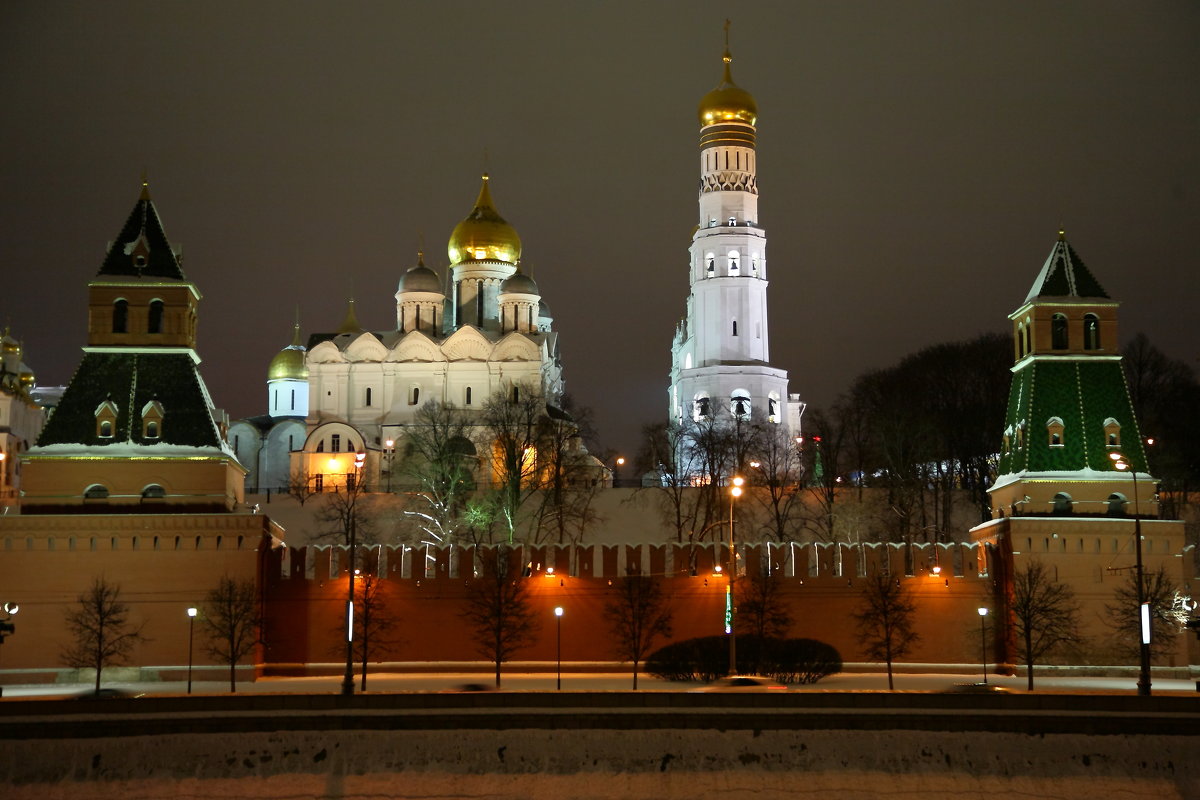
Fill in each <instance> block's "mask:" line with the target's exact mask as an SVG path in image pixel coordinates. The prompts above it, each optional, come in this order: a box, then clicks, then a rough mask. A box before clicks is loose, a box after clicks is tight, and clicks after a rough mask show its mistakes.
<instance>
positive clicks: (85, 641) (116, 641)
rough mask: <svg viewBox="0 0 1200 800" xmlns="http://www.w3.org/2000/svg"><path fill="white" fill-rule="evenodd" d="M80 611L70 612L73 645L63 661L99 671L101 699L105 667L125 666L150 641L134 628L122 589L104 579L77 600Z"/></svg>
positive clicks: (97, 683)
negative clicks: (133, 654)
mask: <svg viewBox="0 0 1200 800" xmlns="http://www.w3.org/2000/svg"><path fill="white" fill-rule="evenodd" d="M76 602H77V603H78V607H77V608H74V609H71V610H69V611H67V616H66V623H67V629H68V630H69V631H70V632H71V636H72V639H73V641H72V643H71V645H70V647H68V648H67V649H65V650H63V653H62V657H63V661H64V662H65V663H66V664H67V666H69V667H73V668H75V669H88V668H90V669H94V670H96V688H95V692H96V694H97V695H99V694H100V673H101V671H103V669H104V668H105V667H110V666H117V665H119V664H123V663H124V662H125V659H126V658H128V657H129V653H130V651H132V650H133V648H134V647H135V646H136V645H138V644H141V643H142V642H145V641H146V637H145V636H143V635H142V626H140V625H139V626H138V627H137V628H131V626H130V621H129V606H128V605H126V604H125V603H123V602H121V587H120V586H119V585H118V584H114V583H109V582H108V581H106V580H105V579H104V578H103V577H99V578H96V579H95V580H93V581H92V586H91V588H90V589H88V590H87V591H86V592H84V593H83V594H81V595H79V596H78V597H77V598H76Z"/></svg>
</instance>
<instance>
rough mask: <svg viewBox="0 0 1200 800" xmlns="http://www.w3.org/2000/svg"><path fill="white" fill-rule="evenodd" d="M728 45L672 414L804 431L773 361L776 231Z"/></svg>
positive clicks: (746, 96)
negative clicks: (765, 214)
mask: <svg viewBox="0 0 1200 800" xmlns="http://www.w3.org/2000/svg"><path fill="white" fill-rule="evenodd" d="M732 61H733V58H732V56H731V55H730V52H729V47H728V42H726V47H725V54H724V62H725V72H724V76H723V78H722V80H721V83H720V85H718V86H717V88H715V89H713V90H712V91H711V92H709V93H708V94H706V95H704V97H703V98H702V99H701V100H700V107H699V119H700V202H699V206H700V209H699V211H700V215H699V219H698V221H697V224H696V228H695V231H694V232H693V233H692V245H691V250H690V272H689V284H690V286H691V292H690V294H689V295H688V299H687V312H686V314H685V316H684V318H683V320H682V321H681V322H680V323H679V326H678V328H677V329H676V332H675V339H674V341H673V342H672V345H671V386H670V401H669V402H670V420H671V421H672V422H676V423H679V422H683V421H684V420H687V419H691V420H695V421H699V420H701V419H705V418H710V417H717V416H719V415H720V414H722V413H725V414H731V415H733V416H735V417H739V418H747V419H748V418H749V417H750V416H751V415H752V414H759V415H761V416H762V417H764V418H765V419H767V420H768V421H770V422H774V423H779V424H785V425H787V426H788V429H789V430H791V431H794V432H797V433H798V432H799V430H800V415H801V414H802V413H803V411H804V404H803V403H801V402H800V395H798V394H788V374H787V371H786V370H782V369H778V368H776V367H773V366H771V359H770V351H769V348H768V334H769V330H768V325H767V285H768V280H767V278H768V275H767V255H766V250H767V233H766V231H765V230H764V229H763V228H762V226H761V225H760V224H759V217H758V160H757V154H756V153H755V149H754V146H755V135H756V128H755V125H756V124H757V122H758V105H757V104H756V103H755V101H754V97H753V96H752V95H751V94H750V93H749V92H747V91H746V90H744V89H742V88H740V87H738V86H737V84H735V83H734V82H733V76H732V73H731V70H730V64H731V62H732Z"/></svg>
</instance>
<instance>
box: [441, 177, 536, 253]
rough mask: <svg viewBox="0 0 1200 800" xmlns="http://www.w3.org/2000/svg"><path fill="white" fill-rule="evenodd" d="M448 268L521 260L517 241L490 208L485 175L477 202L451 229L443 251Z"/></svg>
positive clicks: (514, 231)
mask: <svg viewBox="0 0 1200 800" xmlns="http://www.w3.org/2000/svg"><path fill="white" fill-rule="evenodd" d="M446 252H447V254H448V255H449V256H450V264H451V265H454V264H461V263H462V262H464V261H504V262H506V263H509V264H516V263H517V262H518V261H519V260H520V259H521V237H520V236H518V235H517V231H516V229H515V228H513V226H511V225H509V224H508V223H507V222H505V221H504V217H502V216H500V213H499V212H498V211H496V207H495V206H494V205H493V204H492V193H491V192H490V191H489V190H488V175H487V173H486V172H485V173H484V174H483V186H481V187H480V189H479V198H478V199H477V200H476V201H475V207H474V208H472V209H471V213H470V214H468V215H467V218H466V219H464V220H463V221H462V222H460V223H458V225H456V226H454V232H453V233H451V234H450V243H449V245H447V247H446Z"/></svg>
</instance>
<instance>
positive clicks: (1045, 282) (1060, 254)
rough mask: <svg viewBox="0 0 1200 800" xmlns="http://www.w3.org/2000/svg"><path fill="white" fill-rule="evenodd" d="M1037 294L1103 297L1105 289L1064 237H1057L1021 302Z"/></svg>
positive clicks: (1037, 295)
mask: <svg viewBox="0 0 1200 800" xmlns="http://www.w3.org/2000/svg"><path fill="white" fill-rule="evenodd" d="M1037 297H1103V298H1107V297H1108V293H1107V292H1105V291H1104V287H1103V286H1101V285H1100V282H1099V281H1098V280H1096V278H1095V276H1093V275H1092V273H1091V271H1090V270H1088V268H1087V266H1086V265H1085V264H1084V263H1083V259H1081V258H1080V257H1079V254H1078V253H1076V252H1075V248H1073V247H1071V245H1070V243H1069V242H1067V240H1066V239H1059V240H1058V241H1057V242H1055V243H1054V249H1052V250H1051V251H1050V257H1049V258H1047V259H1046V263H1045V264H1044V265H1043V266H1042V271H1041V272H1039V273H1038V276H1037V280H1035V281H1034V282H1033V288H1031V289H1030V290H1029V295H1028V296H1027V297H1026V298H1025V302H1029V301H1030V300H1033V299H1034V298H1037Z"/></svg>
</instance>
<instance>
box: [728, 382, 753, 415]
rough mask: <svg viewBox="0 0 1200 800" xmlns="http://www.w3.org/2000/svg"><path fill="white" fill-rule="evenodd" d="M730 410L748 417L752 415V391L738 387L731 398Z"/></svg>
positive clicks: (734, 413)
mask: <svg viewBox="0 0 1200 800" xmlns="http://www.w3.org/2000/svg"><path fill="white" fill-rule="evenodd" d="M729 410H730V412H732V414H733V416H735V417H739V418H743V419H744V418H746V417H749V416H750V393H749V392H747V391H746V390H745V389H738V390H737V391H735V392H734V393H733V394H732V395H731V396H730V398H729Z"/></svg>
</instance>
